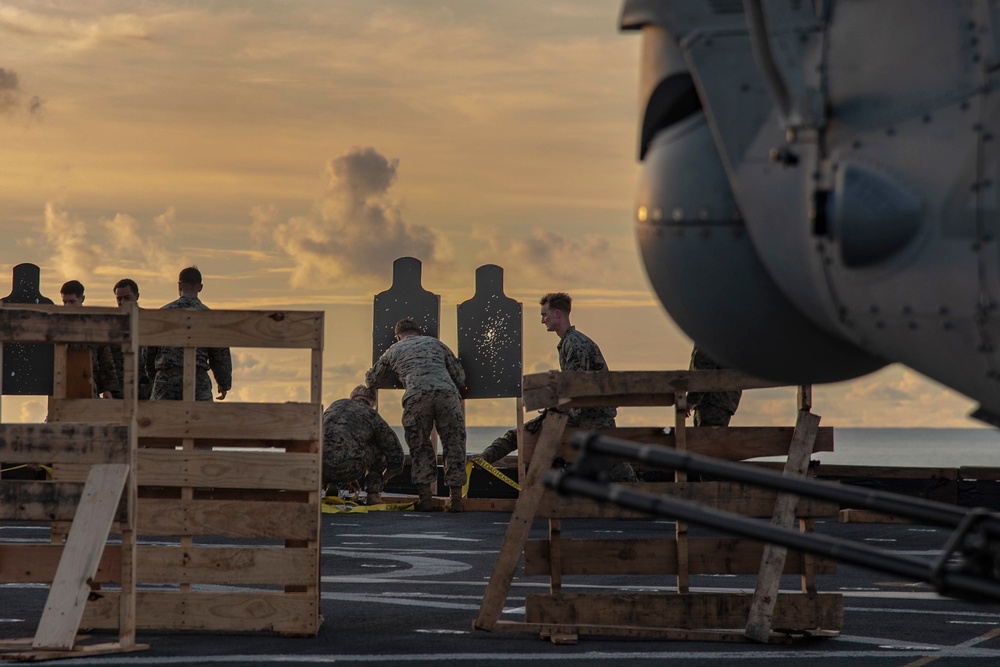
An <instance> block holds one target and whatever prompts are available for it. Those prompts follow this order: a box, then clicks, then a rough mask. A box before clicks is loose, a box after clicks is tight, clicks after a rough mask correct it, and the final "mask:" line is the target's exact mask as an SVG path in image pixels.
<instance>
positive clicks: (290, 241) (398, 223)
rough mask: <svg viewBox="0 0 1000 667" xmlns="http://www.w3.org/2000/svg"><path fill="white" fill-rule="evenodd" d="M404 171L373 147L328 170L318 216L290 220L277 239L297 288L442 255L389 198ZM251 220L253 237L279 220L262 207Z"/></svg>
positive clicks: (435, 241)
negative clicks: (292, 265) (396, 262)
mask: <svg viewBox="0 0 1000 667" xmlns="http://www.w3.org/2000/svg"><path fill="white" fill-rule="evenodd" d="M398 166H399V161H398V160H388V159H386V158H385V157H384V156H382V155H381V154H380V153H379V152H378V151H376V150H375V149H374V148H370V147H369V148H355V149H353V150H351V151H350V152H348V153H346V154H344V155H341V156H340V157H337V158H334V159H333V160H331V161H330V162H329V163H328V164H327V166H326V175H327V178H328V180H327V184H326V187H325V190H324V192H323V195H322V197H321V198H320V200H319V201H318V202H317V206H316V210H315V211H314V212H312V213H311V214H309V215H303V216H296V217H292V218H289V219H288V221H287V222H284V223H282V224H279V225H278V226H277V227H276V228H275V229H274V230H273V233H272V238H273V240H274V242H275V243H276V244H277V246H278V247H279V248H280V249H281V250H283V251H284V252H285V253H286V254H287V255H288V256H289V257H290V258H291V259H292V260H293V261H294V263H295V269H294V270H293V272H292V275H291V278H290V282H291V284H292V285H293V286H295V287H303V286H307V285H310V284H313V283H315V281H316V280H318V279H322V278H334V279H340V280H344V279H347V280H350V279H351V278H355V277H375V276H381V275H383V274H384V272H385V267H386V266H390V265H391V264H392V262H393V261H394V260H395V259H397V258H398V257H402V256H412V257H416V258H418V259H420V260H422V261H429V260H431V259H434V258H435V257H437V256H439V255H440V254H441V252H440V240H439V239H438V237H437V235H436V234H435V233H434V232H433V231H432V230H431V229H429V228H427V227H423V226H421V225H415V224H411V223H408V222H406V221H405V220H404V219H403V216H402V213H401V211H400V209H399V207H398V206H397V205H396V204H395V202H394V201H393V200H392V199H391V198H390V197H389V196H388V192H389V188H391V187H392V185H393V183H395V181H396V176H397V171H396V170H397V168H398ZM251 217H252V218H253V223H252V225H251V233H255V234H260V233H261V230H262V229H264V228H266V226H267V225H268V224H269V223H270V220H271V218H272V217H273V216H272V213H271V211H270V209H264V208H261V207H256V208H255V209H253V210H252V211H251Z"/></svg>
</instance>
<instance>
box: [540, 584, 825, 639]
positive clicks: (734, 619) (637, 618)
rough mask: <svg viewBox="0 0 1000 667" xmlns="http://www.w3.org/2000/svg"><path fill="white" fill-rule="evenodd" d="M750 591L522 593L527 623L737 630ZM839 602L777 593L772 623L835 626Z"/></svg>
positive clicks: (809, 627) (785, 626) (791, 627)
mask: <svg viewBox="0 0 1000 667" xmlns="http://www.w3.org/2000/svg"><path fill="white" fill-rule="evenodd" d="M752 597H753V596H752V595H751V594H749V593H701V592H699V593H574V594H569V593H563V594H561V595H555V596H552V595H546V594H529V595H527V596H525V621H526V622H528V623H561V624H568V625H572V624H577V623H579V624H585V625H604V626H616V625H623V626H633V627H653V628H685V629H708V628H723V629H732V628H740V627H743V626H744V625H745V624H746V619H747V614H748V613H749V611H750V602H751V600H752ZM842 626H843V600H842V597H841V595H839V594H835V593H820V594H817V595H809V594H805V593H789V594H781V595H779V596H778V599H777V602H776V604H775V610H774V627H776V628H781V629H782V630H814V629H817V628H822V629H825V630H839V629H840V628H841V627H842Z"/></svg>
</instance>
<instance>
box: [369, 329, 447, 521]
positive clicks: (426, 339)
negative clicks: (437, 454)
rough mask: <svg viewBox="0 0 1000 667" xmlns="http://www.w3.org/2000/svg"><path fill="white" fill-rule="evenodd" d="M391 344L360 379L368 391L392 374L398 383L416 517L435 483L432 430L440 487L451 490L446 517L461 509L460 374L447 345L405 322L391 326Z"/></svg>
mask: <svg viewBox="0 0 1000 667" xmlns="http://www.w3.org/2000/svg"><path fill="white" fill-rule="evenodd" d="M394 331H395V334H396V342H395V343H393V344H392V345H391V346H390V347H389V349H388V350H386V351H385V352H384V353H383V354H382V356H381V357H379V359H378V361H376V362H375V365H374V366H372V367H371V368H370V369H369V370H368V372H367V373H366V374H365V382H366V384H367V385H368V386H369V387H372V388H377V387H379V386H385V385H387V384H388V383H389V380H390V377H391V373H395V374H396V376H397V377H398V378H399V380H400V382H402V383H403V387H404V388H405V391H404V392H403V432H404V435H405V436H406V446H407V447H409V449H410V458H411V460H412V462H413V468H412V473H411V478H412V480H413V482H414V483H415V484H416V485H417V494H418V497H419V499H418V501H417V505H416V509H417V511H420V512H429V511H431V509H432V508H433V506H432V504H431V483H432V482H433V481H434V480H435V478H436V477H437V462H436V461H435V460H434V448H433V447H432V446H431V429H432V428H434V427H435V426H436V427H437V432H438V434H439V435H440V436H441V445H442V447H443V449H444V481H445V484H447V485H448V486H449V487H450V488H451V511H452V512H461V511H463V510H464V509H465V506H464V503H463V502H462V487H463V486H464V485H465V481H466V474H465V438H466V434H465V414H464V411H463V409H462V396H461V393H460V389H461V388H462V387H464V386H465V371H464V370H463V369H462V366H461V364H460V363H459V362H458V359H457V358H455V355H454V354H452V351H451V350H450V349H449V348H448V346H447V345H445V344H444V343H442V342H441V341H439V340H438V339H437V338H434V337H433V336H424V335H423V334H422V333H421V331H420V327H418V326H417V324H416V323H415V322H414V321H413V320H411V319H409V318H404V319H402V320H400V321H399V322H396V326H395V329H394Z"/></svg>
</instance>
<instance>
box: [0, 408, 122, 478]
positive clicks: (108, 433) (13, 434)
mask: <svg viewBox="0 0 1000 667" xmlns="http://www.w3.org/2000/svg"><path fill="white" fill-rule="evenodd" d="M95 402H96V401H93V400H91V401H89V403H90V404H92V405H93V404H94V403H95ZM118 416H119V418H120V417H121V410H119V413H118ZM127 454H128V428H127V427H125V426H122V425H120V424H85V423H59V424H56V423H50V424H3V425H0V461H3V462H4V463H47V462H49V461H55V460H58V461H60V462H63V463H88V464H93V463H114V462H118V461H124V460H125V457H126V455H127Z"/></svg>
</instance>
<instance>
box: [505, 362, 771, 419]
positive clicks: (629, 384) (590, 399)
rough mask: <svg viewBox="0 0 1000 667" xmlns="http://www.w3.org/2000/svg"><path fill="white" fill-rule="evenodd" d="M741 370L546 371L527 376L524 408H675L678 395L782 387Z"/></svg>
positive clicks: (524, 383)
mask: <svg viewBox="0 0 1000 667" xmlns="http://www.w3.org/2000/svg"><path fill="white" fill-rule="evenodd" d="M781 386H785V385H783V384H781V383H776V382H770V381H768V380H761V379H760V378H754V377H751V376H749V375H745V374H743V373H740V372H738V371H732V370H718V371H604V372H594V371H547V372H545V373H535V374H531V375H525V376H524V380H523V384H522V395H523V397H524V408H525V409H526V410H541V409H542V408H551V407H557V406H559V405H571V406H587V405H618V406H621V405H644V406H650V405H673V400H674V399H673V397H674V395H675V394H677V393H678V392H681V393H684V392H688V391H728V390H735V389H756V388H762V387H781Z"/></svg>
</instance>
